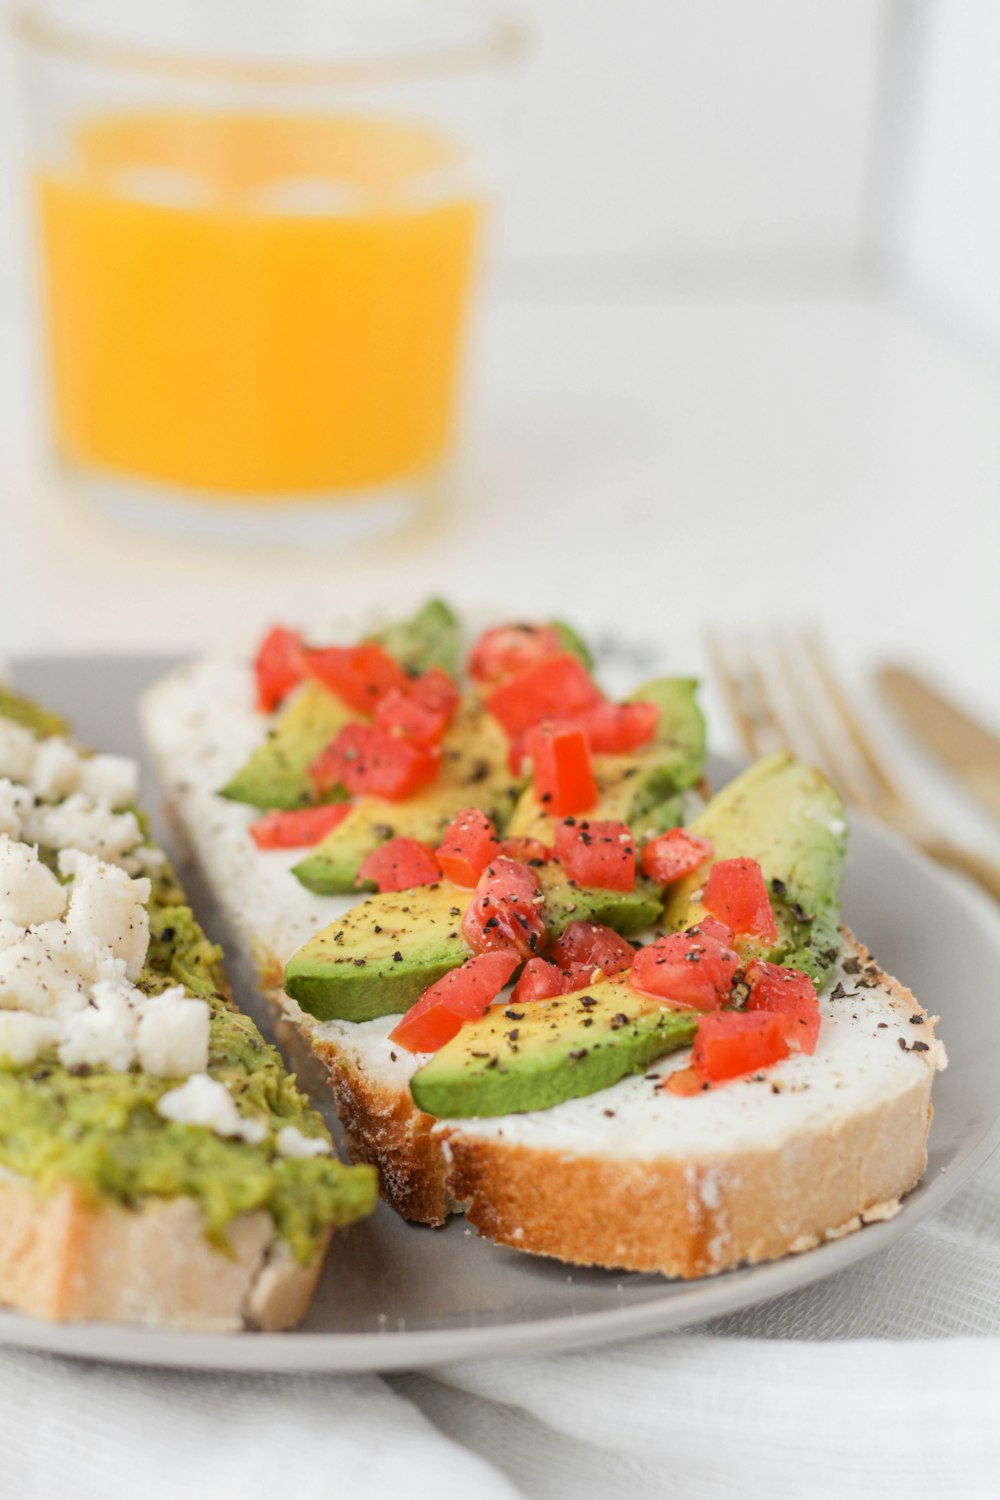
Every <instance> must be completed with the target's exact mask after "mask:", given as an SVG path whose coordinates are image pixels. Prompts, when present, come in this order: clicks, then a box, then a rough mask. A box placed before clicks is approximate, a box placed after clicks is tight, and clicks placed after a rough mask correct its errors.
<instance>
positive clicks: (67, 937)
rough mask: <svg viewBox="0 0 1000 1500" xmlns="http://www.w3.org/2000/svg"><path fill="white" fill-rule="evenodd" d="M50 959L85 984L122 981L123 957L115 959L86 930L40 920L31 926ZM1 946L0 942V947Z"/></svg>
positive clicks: (62, 923)
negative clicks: (74, 930) (73, 929)
mask: <svg viewBox="0 0 1000 1500" xmlns="http://www.w3.org/2000/svg"><path fill="white" fill-rule="evenodd" d="M31 930H32V932H34V933H35V934H36V935H37V936H38V937H40V938H41V940H42V942H43V943H44V944H45V946H46V948H48V950H49V952H50V953H51V954H52V956H53V958H56V959H58V960H59V962H60V963H61V964H63V965H64V966H65V967H66V968H67V969H69V970H70V971H71V972H72V973H73V974H76V975H77V977H78V978H79V979H80V980H82V982H83V983H84V984H85V985H92V984H98V983H99V982H100V981H102V980H105V981H107V982H108V983H112V984H114V983H119V984H120V983H123V982H124V981H125V960H124V959H123V958H116V957H115V955H114V954H113V953H112V951H111V949H110V948H108V947H106V946H105V945H104V944H103V943H99V942H97V940H96V939H95V938H93V937H91V936H90V934H89V933H86V932H73V931H72V930H71V929H70V928H69V927H67V926H66V923H65V922H41V923H40V924H39V925H38V926H37V927H33V928H32V929H31ZM2 946H3V943H2V941H0V947H2Z"/></svg>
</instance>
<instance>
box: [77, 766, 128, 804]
mask: <svg viewBox="0 0 1000 1500" xmlns="http://www.w3.org/2000/svg"><path fill="white" fill-rule="evenodd" d="M80 791H81V792H83V794H84V796H87V797H89V798H90V799H91V801H93V802H100V803H103V805H104V806H105V807H112V808H122V807H131V806H132V805H133V803H135V802H136V801H138V798H139V767H138V765H137V764H136V762H135V761H134V760H130V759H129V757H128V756H127V755H89V756H87V757H85V759H84V760H83V761H82V762H81V764H80Z"/></svg>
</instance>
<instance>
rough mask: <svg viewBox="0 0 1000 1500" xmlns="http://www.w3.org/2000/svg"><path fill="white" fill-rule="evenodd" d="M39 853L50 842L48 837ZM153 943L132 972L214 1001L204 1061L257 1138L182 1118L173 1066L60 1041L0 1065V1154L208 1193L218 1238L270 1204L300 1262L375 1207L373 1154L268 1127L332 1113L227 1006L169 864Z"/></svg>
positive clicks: (34, 722)
mask: <svg viewBox="0 0 1000 1500" xmlns="http://www.w3.org/2000/svg"><path fill="white" fill-rule="evenodd" d="M14 704H16V705H17V710H18V711H17V721H18V722H20V723H22V724H25V725H26V726H27V727H29V728H34V729H36V731H40V732H42V733H58V732H61V728H62V726H61V725H60V724H59V723H58V721H55V720H54V718H53V717H52V716H48V715H45V714H44V711H42V710H35V711H34V712H35V716H34V717H33V716H32V710H33V708H34V706H33V705H30V704H28V703H27V700H23V699H19V698H15V697H14V696H13V695H11V694H9V693H6V692H5V693H3V694H0V716H3V717H10V718H14V717H15V714H14V712H12V705H14ZM41 852H42V853H43V854H44V853H45V851H41ZM147 909H148V913H149V925H150V944H149V952H148V956H147V960H146V967H145V968H144V970H143V972H142V974H141V976H140V978H139V980H138V984H139V987H140V988H141V989H144V990H146V991H147V992H148V993H150V994H155V993H157V992H158V991H160V990H163V989H166V988H168V987H169V986H171V985H176V984H178V983H180V984H183V985H184V987H185V989H187V990H188V992H189V993H191V994H193V995H196V996H198V997H200V998H201V999H204V1000H206V1001H207V1002H208V1004H209V1006H210V1009H211V1034H210V1043H209V1072H210V1074H211V1076H212V1077H213V1078H214V1079H216V1080H218V1081H219V1082H221V1083H224V1084H225V1085H226V1086H227V1088H228V1089H229V1091H230V1093H231V1094H232V1096H233V1098H234V1099H235V1100H236V1101H237V1102H238V1104H239V1105H240V1107H241V1111H242V1112H243V1113H245V1114H248V1115H254V1116H257V1117H259V1118H262V1119H266V1121H267V1125H268V1130H269V1134H268V1137H267V1138H266V1139H265V1140H264V1141H263V1142H262V1143H260V1144H259V1145H257V1144H250V1143H248V1142H246V1141H243V1140H238V1139H233V1138H222V1137H220V1136H218V1135H215V1134H213V1132H212V1131H211V1130H210V1129H208V1128H207V1127H206V1126H201V1125H187V1124H175V1123H172V1122H169V1121H167V1120H165V1119H163V1118H162V1116H161V1115H159V1114H158V1113H157V1110H156V1104H157V1100H158V1099H159V1098H160V1097H161V1096H162V1095H163V1094H165V1093H167V1092H168V1091H169V1090H171V1089H173V1088H176V1086H177V1080H176V1079H169V1078H158V1077H152V1076H150V1075H149V1074H146V1073H139V1072H127V1073H116V1072H112V1071H110V1070H109V1069H108V1068H106V1067H103V1066H101V1067H88V1066H77V1067H72V1068H66V1067H65V1066H63V1065H62V1064H61V1063H60V1062H59V1060H58V1057H57V1055H56V1052H55V1050H54V1049H53V1050H51V1051H49V1052H44V1053H42V1054H41V1055H40V1056H39V1057H37V1058H36V1059H35V1061H34V1062H32V1063H30V1064H29V1065H27V1066H25V1067H22V1068H0V1166H2V1167H4V1168H6V1169H7V1171H9V1172H12V1173H14V1174H16V1175H17V1176H19V1177H24V1178H27V1179H29V1180H30V1181H31V1182H33V1183H35V1184H36V1185H37V1186H38V1188H39V1189H40V1190H41V1191H42V1192H51V1191H53V1190H54V1189H56V1188H57V1187H58V1186H59V1185H60V1184H62V1183H64V1182H66V1181H67V1180H69V1181H71V1182H73V1183H75V1184H76V1185H77V1186H78V1187H79V1188H80V1189H81V1190H82V1191H83V1193H84V1194H85V1195H86V1196H87V1197H88V1198H90V1199H92V1200H93V1201H94V1202H100V1201H101V1200H102V1199H106V1198H112V1199H114V1200H116V1201H117V1202H119V1203H122V1204H124V1205H126V1206H130V1205H135V1204H138V1203H140V1202H141V1201H142V1200H143V1199H146V1198H173V1197H179V1196H184V1197H191V1198H194V1199H196V1200H197V1202H198V1203H199V1204H200V1205H201V1207H202V1210H203V1212H204V1215H205V1231H206V1234H207V1236H208V1238H209V1239H210V1240H211V1241H212V1242H213V1243H216V1244H218V1245H219V1246H220V1247H221V1248H224V1247H225V1245H226V1243H227V1242H226V1233H225V1232H226V1228H227V1226H228V1225H229V1224H230V1222H231V1221H232V1220H233V1219H234V1218H235V1217H236V1216H237V1215H238V1214H241V1213H245V1212H248V1211H252V1210H255V1209H263V1210H266V1211H268V1212H269V1213H270V1214H271V1215H272V1217H273V1219H274V1223H275V1226H276V1229H277V1232H278V1234H279V1235H280V1237H281V1238H282V1239H283V1240H285V1241H286V1242H287V1243H288V1245H289V1247H290V1248H291V1250H292V1251H293V1253H294V1254H295V1256H296V1257H297V1259H298V1260H300V1261H301V1262H306V1261H308V1260H310V1259H311V1257H312V1256H313V1255H314V1254H315V1252H316V1250H317V1248H318V1246H319V1243H320V1241H321V1239H322V1236H323V1234H324V1232H325V1231H326V1230H327V1229H328V1228H329V1227H331V1226H340V1225H344V1224H348V1223H350V1222H351V1221H352V1220H354V1219H357V1218H360V1217H362V1216H363V1215H365V1214H367V1213H369V1212H370V1211H371V1209H372V1208H373V1207H374V1204H375V1198H376V1185H375V1174H374V1171H373V1170H372V1169H371V1168H369V1167H348V1166H345V1165H344V1164H343V1163H342V1162H340V1161H338V1160H337V1158H336V1157H335V1156H333V1155H329V1156H311V1157H304V1158H300V1157H293V1158H288V1157H284V1156H282V1155H280V1154H279V1152H278V1150H277V1148H276V1146H275V1142H274V1136H275V1134H276V1133H277V1131H279V1130H280V1129H282V1127H284V1126H289V1125H291V1126H295V1127H296V1128H297V1129H298V1130H299V1131H301V1133H302V1134H303V1135H305V1136H312V1137H320V1138H321V1139H323V1140H328V1138H329V1137H328V1134H327V1131H326V1127H325V1125H324V1123H323V1121H322V1119H321V1118H320V1116H319V1115H318V1114H316V1113H315V1111H313V1110H312V1109H310V1107H309V1105H308V1103H307V1101H306V1099H305V1097H304V1096H303V1095H302V1094H301V1093H300V1092H299V1090H298V1089H297V1088H296V1085H295V1080H294V1077H293V1076H291V1075H290V1074H288V1073H287V1072H286V1071H285V1067H284V1064H283V1063H282V1060H281V1057H280V1055H279V1054H278V1052H277V1051H276V1050H275V1048H273V1047H271V1046H269V1045H268V1044H267V1043H266V1042H265V1041H264V1039H263V1037H262V1036H261V1035H260V1033H259V1031H258V1030H257V1028H256V1026H255V1025H254V1024H253V1022H252V1021H250V1020H249V1019H248V1018H247V1017H246V1016H243V1015H240V1014H239V1013H238V1012H237V1011H236V1010H234V1009H233V1007H232V1004H231V1002H230V1000H229V998H228V992H227V986H226V979H225V974H224V971H223V968H222V953H221V950H220V949H219V948H217V947H216V946H215V945H214V944H212V943H210V942H209V941H208V939H207V938H206V937H205V934H204V933H203V932H202V930H201V928H200V927H199V925H198V923H197V921H196V920H195V917H194V914H193V913H192V911H191V909H190V907H189V906H188V905H187V904H186V902H185V900H184V893H183V891H182V889H181V887H180V886H179V884H178V883H177V880H176V878H175V876H174V875H173V872H172V871H171V870H170V868H169V866H167V865H164V866H163V867H162V869H160V870H159V871H158V872H157V874H156V876H155V877H154V879H153V891H152V895H151V898H150V901H149V903H148V908H147Z"/></svg>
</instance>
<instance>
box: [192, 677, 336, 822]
mask: <svg viewBox="0 0 1000 1500" xmlns="http://www.w3.org/2000/svg"><path fill="white" fill-rule="evenodd" d="M355 718H357V715H356V714H354V713H352V712H351V710H350V709H349V708H348V707H347V705H346V704H345V703H343V702H342V701H341V699H340V698H338V697H337V696H336V694H334V693H331V692H329V691H328V689H327V688H325V687H323V685H322V684H321V683H319V682H306V683H304V684H303V686H302V687H301V688H300V690H299V692H298V693H297V694H296V696H295V697H294V698H293V699H292V701H291V703H289V705H288V706H287V708H285V709H283V710H282V712H281V714H280V716H279V717H278V719H277V721H276V723H275V724H274V726H273V728H272V729H271V730H270V731H269V732H268V735H267V738H266V739H265V740H264V742H263V744H261V745H259V746H258V747H257V749H256V750H255V751H254V753H253V755H251V757H250V759H249V760H248V761H247V763H246V765H245V766H243V767H242V768H241V769H240V770H239V771H237V772H236V775H235V776H234V777H233V778H232V780H231V781H228V782H227V783H226V785H225V786H224V787H223V788H222V789H221V791H220V793H219V795H220V796H222V797H229V798H230V799H231V800H232V801H233V802H249V803H250V805H251V806H252V807H269V808H270V807H279V808H286V809H287V808H294V807H304V806H305V805H306V804H307V803H309V802H313V801H315V800H316V798H315V796H314V794H313V788H312V785H311V783H310V781H309V765H310V763H311V762H312V761H314V760H315V759H316V756H317V755H318V754H319V753H320V751H321V750H324V749H325V748H326V746H327V745H328V744H329V743H330V741H331V740H332V739H333V738H334V737H335V735H336V734H337V733H338V732H339V731H340V730H341V729H342V728H343V727H344V725H345V724H348V723H350V722H351V720H352V719H355ZM346 796H347V793H346V792H345V791H343V789H342V788H334V791H333V792H332V793H330V795H329V796H327V797H325V798H322V799H321V800H323V801H325V802H342V801H343V800H344V798H345V797H346Z"/></svg>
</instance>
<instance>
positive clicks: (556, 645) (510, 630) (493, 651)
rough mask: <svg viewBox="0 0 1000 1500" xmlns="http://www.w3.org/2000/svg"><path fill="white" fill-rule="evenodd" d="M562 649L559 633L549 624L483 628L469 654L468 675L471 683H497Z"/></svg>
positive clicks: (556, 653)
mask: <svg viewBox="0 0 1000 1500" xmlns="http://www.w3.org/2000/svg"><path fill="white" fill-rule="evenodd" d="M561 650H562V641H561V640H560V638H559V632H558V631H557V630H555V629H553V627H552V626H551V625H498V626H496V627H495V628H494V629H493V630H485V631H484V632H483V634H482V635H481V636H480V637H479V639H478V640H477V641H476V643H475V645H474V646H473V648H472V650H471V652H470V653H469V676H470V677H471V678H472V680H473V682H481V683H489V682H499V681H500V679H501V678H503V677H509V676H510V675H511V673H513V672H522V671H523V670H524V668H525V667H530V666H532V665H533V664H534V663H535V662H538V661H544V660H545V659H546V658H547V657H550V656H556V655H558V653H559V652H560V651H561Z"/></svg>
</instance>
